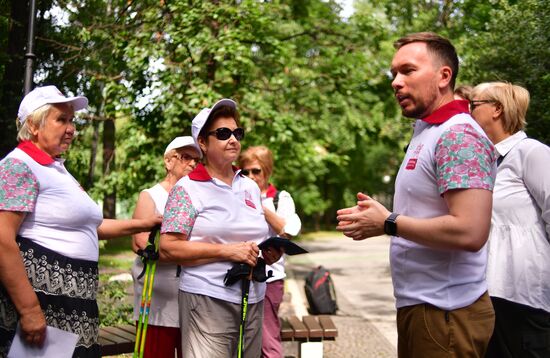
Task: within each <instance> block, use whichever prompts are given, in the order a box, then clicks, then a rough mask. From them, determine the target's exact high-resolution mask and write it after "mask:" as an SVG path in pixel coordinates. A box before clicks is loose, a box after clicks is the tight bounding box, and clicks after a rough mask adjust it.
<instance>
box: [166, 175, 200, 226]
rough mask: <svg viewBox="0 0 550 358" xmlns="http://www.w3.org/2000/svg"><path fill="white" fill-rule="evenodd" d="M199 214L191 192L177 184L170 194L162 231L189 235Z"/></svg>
mask: <svg viewBox="0 0 550 358" xmlns="http://www.w3.org/2000/svg"><path fill="white" fill-rule="evenodd" d="M197 214H198V212H197V209H195V207H194V206H193V204H192V203H191V199H190V198H189V194H187V192H186V191H185V189H184V188H183V187H182V186H178V185H175V186H174V187H173V188H172V190H171V191H170V194H168V200H167V201H166V207H165V208H164V218H163V220H162V228H161V232H163V233H164V232H175V233H180V234H185V235H186V236H189V234H190V233H191V229H193V225H194V224H195V220H196V218H197Z"/></svg>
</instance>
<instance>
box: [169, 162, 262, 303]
mask: <svg viewBox="0 0 550 358" xmlns="http://www.w3.org/2000/svg"><path fill="white" fill-rule="evenodd" d="M161 232H162V233H167V232H173V233H182V234H185V235H186V236H187V238H188V240H190V241H201V242H209V243H218V244H231V243H238V242H244V241H254V242H256V243H257V244H259V243H261V242H262V241H264V240H265V239H266V238H267V235H268V225H267V222H266V221H265V217H264V215H263V209H262V204H261V198H260V189H259V188H258V185H256V183H255V182H254V181H253V180H251V179H249V178H247V177H245V176H242V175H240V174H239V171H237V172H235V176H234V177H233V183H232V185H227V184H226V183H224V182H222V181H221V180H218V179H216V178H211V177H210V175H209V174H208V172H207V171H206V168H205V167H204V166H203V165H201V164H199V165H198V166H197V167H196V168H195V170H194V171H192V172H191V173H190V174H189V175H188V176H186V177H183V178H181V179H180V180H179V181H178V183H177V184H176V185H175V186H174V188H172V190H171V192H170V194H169V195H168V201H167V203H166V207H165V210H164V220H163V222H162V228H161ZM232 266H233V262H229V261H219V262H214V263H210V264H205V265H200V266H195V267H182V272H181V278H180V285H179V288H180V290H182V291H185V292H188V293H194V294H201V295H206V296H209V297H214V298H217V299H221V300H224V301H228V302H232V303H237V304H240V303H241V296H242V294H241V285H240V284H239V283H236V284H234V285H232V286H229V287H226V286H225V285H224V283H223V280H224V277H225V274H226V273H227V271H228V270H229V269H230V268H231V267H232ZM264 295H265V282H252V284H251V285H250V292H249V296H248V299H249V303H257V302H260V301H261V300H263V299H264Z"/></svg>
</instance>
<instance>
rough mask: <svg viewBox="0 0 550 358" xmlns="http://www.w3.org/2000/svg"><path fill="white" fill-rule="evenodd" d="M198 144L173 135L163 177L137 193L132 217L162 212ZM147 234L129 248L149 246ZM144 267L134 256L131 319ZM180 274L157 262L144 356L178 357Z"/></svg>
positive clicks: (193, 163) (192, 164) (195, 155)
mask: <svg viewBox="0 0 550 358" xmlns="http://www.w3.org/2000/svg"><path fill="white" fill-rule="evenodd" d="M201 155H202V154H201V151H200V149H199V146H198V145H197V144H196V143H195V140H194V139H193V138H192V137H191V136H185V137H176V138H174V140H172V141H171V142H170V144H168V146H167V147H166V149H165V150H164V169H165V170H166V176H165V177H164V179H163V180H162V181H161V182H160V183H157V184H155V185H154V186H153V187H151V188H148V189H145V190H143V191H142V192H141V193H140V194H139V198H138V201H137V203H136V208H135V210H134V218H136V219H139V218H146V217H150V216H152V215H162V214H163V213H164V206H165V205H166V200H167V199H168V193H169V192H170V190H171V189H172V188H173V187H174V185H175V184H176V182H177V181H178V180H179V179H181V178H182V177H184V176H185V175H187V174H189V173H190V172H191V171H192V170H193V169H194V168H195V166H196V165H197V164H198V163H199V161H200V157H201ZM148 238H149V233H147V232H144V233H139V234H135V235H133V236H132V250H134V252H137V251H138V250H140V249H141V250H143V249H145V247H146V246H147V245H148ZM143 269H144V265H143V262H142V260H141V257H139V256H138V257H136V260H135V261H134V265H133V266H132V279H133V280H134V321H137V320H138V318H139V310H140V304H141V294H142V290H143V280H144V276H143ZM178 286H179V275H178V267H177V265H174V264H171V263H159V264H158V265H157V268H156V271H155V281H154V286H153V298H152V300H151V305H150V308H149V310H150V311H149V320H148V322H149V323H148V325H147V337H146V339H145V347H144V354H143V357H145V358H153V357H174V352H176V354H177V357H178V358H181V357H182V355H181V344H180V343H181V340H180V330H179V326H180V325H179V318H178Z"/></svg>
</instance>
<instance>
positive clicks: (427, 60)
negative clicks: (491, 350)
mask: <svg viewBox="0 0 550 358" xmlns="http://www.w3.org/2000/svg"><path fill="white" fill-rule="evenodd" d="M395 48H396V49H397V52H396V54H395V56H394V58H393V61H392V64H391V72H392V74H393V77H394V79H393V81H392V87H393V89H394V92H395V97H396V99H397V101H398V103H399V105H400V107H401V110H402V113H403V115H404V116H406V117H409V118H415V119H417V120H416V122H415V126H414V133H413V136H412V139H411V142H410V144H409V146H408V149H407V153H406V155H405V158H404V160H403V163H402V164H401V167H400V169H399V173H398V175H397V178H396V182H395V197H394V205H393V206H394V207H393V210H394V211H393V212H390V211H388V210H387V209H386V208H385V207H384V206H382V205H381V204H380V203H378V202H377V201H375V200H373V199H372V198H370V197H369V196H367V195H365V194H363V193H358V195H357V197H358V202H357V205H356V206H354V207H351V208H346V209H341V210H339V211H338V214H337V215H338V221H339V223H338V227H337V229H338V230H340V231H342V232H343V233H344V234H345V235H346V236H349V237H351V238H353V239H354V240H363V239H366V238H369V237H373V236H378V235H381V234H384V233H386V234H388V235H390V236H391V237H392V238H391V253H390V262H391V272H392V280H393V285H394V294H395V298H396V305H397V330H398V355H399V357H443V356H478V357H482V356H484V354H485V351H486V349H487V344H488V342H489V339H490V337H491V334H492V331H493V327H494V311H493V308H492V305H491V302H490V299H489V297H488V295H487V283H486V281H485V268H486V265H487V253H486V250H485V243H486V241H487V238H488V233H489V228H490V224H491V207H492V189H493V185H494V180H495V173H496V165H495V160H496V156H495V150H494V147H493V146H492V144H491V142H490V141H489V140H488V139H487V137H486V136H485V133H484V132H483V130H482V129H481V128H480V127H479V126H478V125H477V123H476V122H475V121H474V120H473V118H472V117H471V116H470V113H469V109H468V102H467V101H463V100H454V98H453V88H454V84H455V80H456V76H457V73H458V57H457V55H456V51H455V49H454V47H453V45H452V44H451V43H450V42H449V41H448V40H447V39H445V38H443V37H441V36H439V35H437V34H434V33H427V32H425V33H416V34H411V35H408V36H405V37H403V38H401V39H399V40H398V41H397V42H396V43H395Z"/></svg>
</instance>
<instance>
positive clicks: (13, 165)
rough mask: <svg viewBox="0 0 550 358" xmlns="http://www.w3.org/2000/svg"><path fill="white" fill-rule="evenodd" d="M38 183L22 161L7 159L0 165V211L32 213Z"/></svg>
mask: <svg viewBox="0 0 550 358" xmlns="http://www.w3.org/2000/svg"><path fill="white" fill-rule="evenodd" d="M38 190H39V183H38V180H37V178H36V176H35V175H34V173H33V172H32V171H31V169H30V168H29V167H28V165H27V164H25V163H24V162H23V161H22V160H20V159H16V158H7V159H6V160H4V161H3V162H2V163H0V210H6V211H25V212H32V211H34V205H35V203H36V197H37V196H38Z"/></svg>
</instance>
